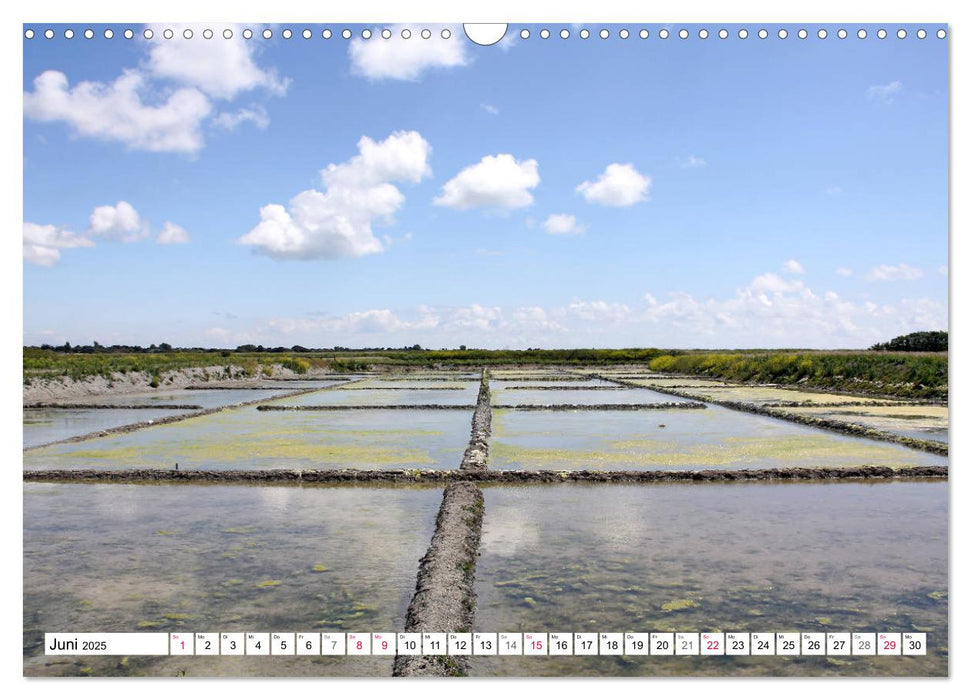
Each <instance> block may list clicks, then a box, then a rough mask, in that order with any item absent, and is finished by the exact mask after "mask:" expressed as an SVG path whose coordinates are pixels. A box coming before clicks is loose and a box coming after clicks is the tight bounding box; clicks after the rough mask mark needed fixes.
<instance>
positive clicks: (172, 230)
mask: <svg viewBox="0 0 971 700" xmlns="http://www.w3.org/2000/svg"><path fill="white" fill-rule="evenodd" d="M189 241H190V237H189V232H188V231H186V230H185V229H184V228H182V227H181V226H179V225H178V224H173V223H172V222H171V221H166V222H165V224H164V225H163V226H162V230H161V231H160V232H159V234H158V236H157V237H156V238H155V242H156V243H158V244H160V245H175V244H180V243H188V242H189Z"/></svg>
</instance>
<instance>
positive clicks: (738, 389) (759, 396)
mask: <svg viewBox="0 0 971 700" xmlns="http://www.w3.org/2000/svg"><path fill="white" fill-rule="evenodd" d="M644 383H645V385H647V384H650V383H651V382H650V381H645V382H644ZM655 386H658V387H660V386H661V384H659V383H657V384H655ZM679 391H684V392H686V393H691V394H697V395H698V396H709V397H711V398H712V399H713V400H715V401H739V402H742V403H752V404H756V405H759V404H764V403H776V402H779V401H811V402H812V403H860V402H862V403H872V402H876V401H880V400H881V399H873V398H865V397H861V396H851V395H849V394H827V393H824V392H813V391H799V390H798V389H778V388H775V387H762V386H729V387H726V386H724V385H721V386H718V387H699V388H698V389H694V388H691V389H681V390H679Z"/></svg>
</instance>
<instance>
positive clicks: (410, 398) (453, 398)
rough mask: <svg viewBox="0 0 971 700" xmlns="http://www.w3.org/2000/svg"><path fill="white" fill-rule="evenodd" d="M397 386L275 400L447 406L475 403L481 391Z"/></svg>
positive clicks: (315, 403)
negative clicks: (387, 388) (386, 388)
mask: <svg viewBox="0 0 971 700" xmlns="http://www.w3.org/2000/svg"><path fill="white" fill-rule="evenodd" d="M388 386H397V387H398V388H396V389H390V390H386V391H382V390H381V389H373V390H370V389H365V390H361V389H331V390H330V391H319V392H318V391H315V392H313V393H311V394H301V395H300V396H292V397H290V398H286V399H280V400H278V401H274V402H273V403H274V404H278V405H281V406H340V405H346V406H420V405H422V404H442V405H446V406H474V405H475V402H476V399H477V397H478V395H479V385H478V384H477V383H476V384H468V385H465V386H464V387H463V388H461V389H458V390H456V389H440V388H439V386H440V385H439V383H433V382H427V383H425V384H422V385H421V387H422V388H420V389H417V390H413V389H409V388H408V387H410V386H411V385H404V384H397V385H391V384H389V385H388Z"/></svg>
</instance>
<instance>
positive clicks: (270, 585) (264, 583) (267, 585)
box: [256, 580, 283, 588]
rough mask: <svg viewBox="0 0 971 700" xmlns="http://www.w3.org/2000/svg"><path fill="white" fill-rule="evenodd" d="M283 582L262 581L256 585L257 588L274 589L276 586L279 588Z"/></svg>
mask: <svg viewBox="0 0 971 700" xmlns="http://www.w3.org/2000/svg"><path fill="white" fill-rule="evenodd" d="M281 583H283V581H275V580H274V581H261V582H260V583H258V584H256V587H257V588H273V587H274V586H279V585H280V584H281Z"/></svg>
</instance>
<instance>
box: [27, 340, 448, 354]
mask: <svg viewBox="0 0 971 700" xmlns="http://www.w3.org/2000/svg"><path fill="white" fill-rule="evenodd" d="M32 347H39V349H40V350H49V351H51V352H65V353H74V354H82V355H91V354H95V353H121V354H125V355H140V354H146V353H148V354H150V353H163V352H227V353H228V352H249V353H253V352H261V353H294V352H296V353H326V352H421V351H422V350H423V348H422V347H421V346H420V345H417V344H416V345H408V346H406V347H401V348H390V347H388V348H345V347H343V346H341V345H335V346H334V347H332V348H305V347H304V346H302V345H294V346H293V347H289V348H285V347H283V346H282V345H281V346H278V347H274V348H271V347H265V346H263V345H239V346H237V347H236V349H235V350H234V351H230V350H227V349H225V348H203V347H191V348H173V347H172V346H171V345H170V344H169V343H159V344H158V345H156V344H155V343H152V344H151V345H149V346H148V347H147V348H146V347H142V346H141V345H102V344H101V343H99V342H98V341H97V340H95V341H94V342H92V343H91V344H90V345H71V343H69V342H67V343H64V344H63V345H51V344H49V343H44V344H43V345H40V346H32ZM462 349H463V350H464V349H465V346H464V345H463V346H462Z"/></svg>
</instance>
